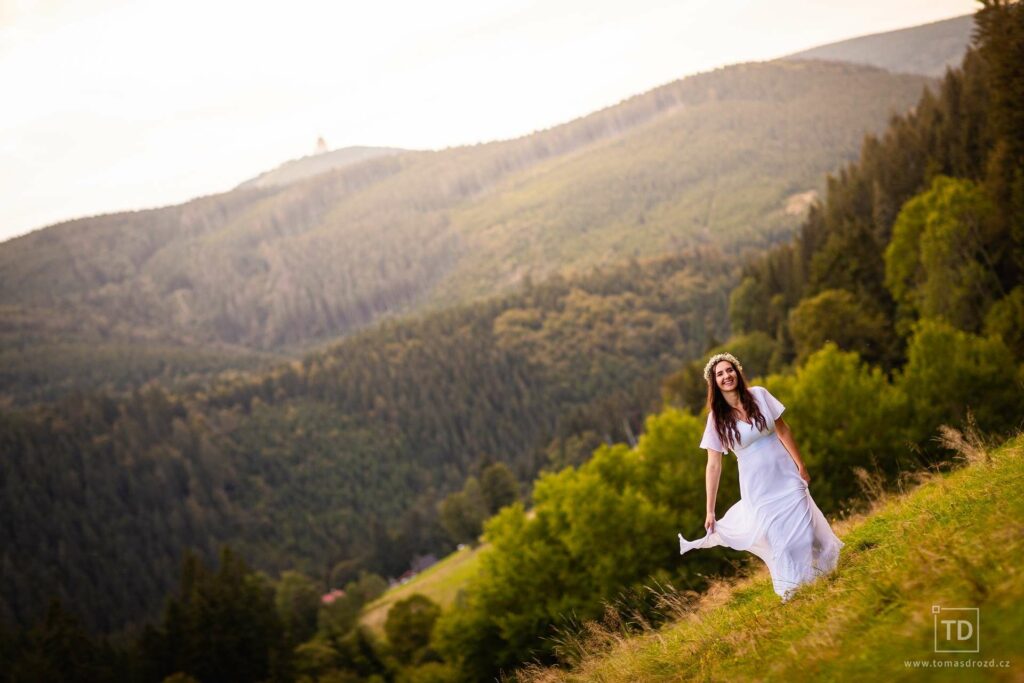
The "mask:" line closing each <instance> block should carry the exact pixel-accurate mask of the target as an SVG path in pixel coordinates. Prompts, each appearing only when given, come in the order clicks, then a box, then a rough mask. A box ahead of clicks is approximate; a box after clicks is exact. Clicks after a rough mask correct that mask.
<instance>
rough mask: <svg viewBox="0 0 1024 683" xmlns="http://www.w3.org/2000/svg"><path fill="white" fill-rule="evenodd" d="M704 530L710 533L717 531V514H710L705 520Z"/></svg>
mask: <svg viewBox="0 0 1024 683" xmlns="http://www.w3.org/2000/svg"><path fill="white" fill-rule="evenodd" d="M704 528H705V529H707V530H708V533H709V534H711V533H714V531H715V513H714V512H709V513H708V516H707V518H706V519H705V520H704Z"/></svg>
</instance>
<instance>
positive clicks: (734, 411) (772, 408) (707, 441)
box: [679, 353, 843, 602]
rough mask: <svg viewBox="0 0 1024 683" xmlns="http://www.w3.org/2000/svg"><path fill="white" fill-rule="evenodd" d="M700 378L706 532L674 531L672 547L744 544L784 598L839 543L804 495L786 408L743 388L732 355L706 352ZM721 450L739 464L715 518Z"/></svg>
mask: <svg viewBox="0 0 1024 683" xmlns="http://www.w3.org/2000/svg"><path fill="white" fill-rule="evenodd" d="M704 379H705V380H706V381H707V384H708V421H707V427H706V429H705V430H704V438H703V439H702V440H701V443H700V446H701V448H705V449H707V451H708V465H707V477H706V485H707V500H708V504H707V519H706V521H705V523H704V526H705V528H706V529H707V534H706V535H705V536H704V538H701V539H698V540H695V541H687V540H686V539H685V538H684V537H683V535H682V534H679V552H680V554H685V553H687V552H688V551H690V550H693V549H695V548H710V547H713V546H718V545H722V546H728V547H730V548H734V549H736V550H747V551H750V552H752V553H754V554H755V555H757V556H758V557H760V558H761V559H762V560H764V562H765V564H767V565H768V570H769V572H770V573H771V576H772V585H773V587H774V589H775V592H776V593H777V594H778V595H779V596H780V597H781V598H782V601H783V602H786V601H787V600H789V599H790V597H791V596H792V593H793V591H794V590H796V588H798V587H799V586H800V585H802V584H804V583H808V582H810V581H813V580H814V579H815V578H816V577H818V576H820V575H821V574H825V573H828V572H830V571H832V570H833V569H835V567H836V564H837V562H838V560H839V550H840V548H842V547H843V542H842V541H840V540H839V538H837V537H836V535H835V534H834V533H833V532H832V529H831V527H830V526H829V524H828V520H826V519H825V516H824V515H823V514H821V510H819V509H818V506H817V505H816V504H815V502H814V499H812V498H811V494H810V491H809V489H808V484H809V482H810V479H811V477H810V474H808V472H807V468H806V467H805V466H804V463H803V460H802V459H801V457H800V452H799V450H798V449H797V447H796V442H795V441H794V439H793V435H792V432H791V431H790V429H789V425H787V424H786V421H785V420H783V419H782V412H783V411H784V410H785V409H786V407H785V406H784V405H782V403H780V402H779V400H778V399H776V398H775V397H774V396H772V395H771V394H770V393H769V392H768V390H767V389H765V388H764V387H758V386H753V387H749V388H748V386H747V381H746V378H745V377H744V376H743V366H742V365H741V364H740V362H739V360H738V359H737V358H736V357H735V356H733V355H732V354H729V353H720V354H716V355H715V356H713V357H712V358H711V360H709V361H708V364H707V366H705V368H704ZM727 449H728V450H732V452H733V453H734V454H735V455H736V459H737V463H738V465H739V474H740V500H739V501H738V502H737V503H736V504H735V505H733V506H732V507H731V508H729V511H728V512H726V513H725V515H724V516H723V517H722V519H721V520H717V521H716V519H715V500H716V498H717V496H718V481H719V477H720V476H721V473H722V454H723V453H724V452H725V451H726V450H727Z"/></svg>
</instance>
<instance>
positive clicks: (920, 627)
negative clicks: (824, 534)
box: [523, 437, 1024, 683]
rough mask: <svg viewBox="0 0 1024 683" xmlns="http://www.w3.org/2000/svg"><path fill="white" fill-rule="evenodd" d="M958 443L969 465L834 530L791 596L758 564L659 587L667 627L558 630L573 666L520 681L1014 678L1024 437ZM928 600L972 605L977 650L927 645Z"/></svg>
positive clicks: (1022, 619)
mask: <svg viewBox="0 0 1024 683" xmlns="http://www.w3.org/2000/svg"><path fill="white" fill-rule="evenodd" d="M959 445H960V449H961V454H962V455H963V456H964V457H965V458H966V460H967V461H968V464H967V466H966V467H964V468H962V469H959V470H956V471H954V472H952V473H951V474H929V475H926V476H923V477H920V479H923V483H922V484H921V485H920V486H918V487H917V488H914V489H913V490H911V491H909V492H908V493H905V494H903V495H892V496H891V497H882V498H881V499H879V500H876V503H875V505H874V507H873V509H872V510H871V511H870V512H868V513H865V514H861V515H858V516H856V517H853V518H850V519H848V520H846V521H845V522H843V523H841V524H838V525H837V526H836V530H837V533H838V534H839V536H840V538H842V540H843V541H844V542H845V543H846V547H845V548H844V549H843V552H842V555H841V558H840V563H839V567H838V568H837V570H836V572H834V573H833V574H832V575H830V576H829V577H827V578H824V579H822V580H819V581H818V582H816V583H814V584H811V585H808V586H805V587H803V588H802V589H801V590H800V591H799V592H798V594H797V595H796V597H795V598H794V599H793V600H792V601H791V602H789V603H787V604H781V603H780V602H779V599H778V596H776V595H775V594H774V593H773V592H772V588H771V582H770V580H769V577H768V575H767V571H766V570H764V569H763V568H759V570H757V571H754V572H753V573H752V574H750V575H749V576H747V577H745V578H742V579H740V580H738V581H734V582H722V583H719V584H718V585H717V586H716V587H715V588H714V589H712V590H711V591H709V592H708V593H707V594H706V595H704V596H703V597H700V598H698V597H697V596H693V595H682V594H679V593H674V592H671V591H666V593H665V595H664V596H663V597H664V600H663V605H664V609H665V610H666V612H668V613H671V614H672V615H673V616H674V620H673V621H671V622H670V623H668V624H667V625H665V626H663V627H662V628H660V629H657V630H652V629H646V630H644V631H643V632H642V633H637V632H636V629H635V628H634V629H633V633H630V632H629V631H630V629H629V628H627V627H623V626H622V622H619V623H618V624H617V623H616V621H615V620H614V619H609V620H606V622H605V623H602V624H591V625H590V628H589V629H588V635H586V636H581V637H565V638H563V656H564V658H565V659H566V660H568V661H572V662H574V663H575V665H574V666H572V667H571V669H568V670H564V669H563V670H559V669H556V668H547V669H540V668H534V669H532V670H530V671H529V672H528V674H526V675H524V676H523V679H524V680H527V681H534V682H538V683H539V682H541V681H545V682H547V681H606V682H608V683H611V682H614V681H660V680H683V679H686V680H690V679H699V680H723V681H724V680H807V679H808V678H813V679H815V680H830V681H832V680H834V681H843V680H871V679H875V680H894V679H908V680H920V676H922V673H921V672H920V671H918V670H917V669H918V668H921V667H922V666H943V665H941V664H938V665H932V664H931V661H932V660H933V659H934V660H953V661H963V660H967V659H980V660H984V661H986V662H988V661H990V660H995V663H996V665H997V667H998V665H999V662H1000V661H1002V660H1009V662H1010V664H1009V668H995V669H980V668H973V669H971V668H962V667H963V665H960V666H961V668H959V669H958V670H957V671H956V674H955V675H956V677H957V680H1020V679H1021V676H1022V673H1021V667H1022V666H1024V658H1022V654H1024V647H1022V645H1021V639H1020V633H1021V629H1022V628H1024V611H1021V609H1020V604H1021V601H1022V600H1024V575H1022V574H1021V569H1020V557H1021V556H1022V554H1024V523H1022V522H1021V520H1022V519H1024V498H1021V496H1020V495H1019V491H1020V489H1021V487H1022V486H1024V437H1017V438H1016V439H1014V440H1012V441H1010V442H1008V443H1007V444H1005V445H1003V446H1002V447H1000V448H998V449H995V450H992V451H986V450H985V449H983V448H979V447H977V445H972V444H970V443H964V442H962V441H961V442H960V444H959ZM812 487H813V484H812ZM680 561H686V559H685V558H684V559H682V560H680ZM933 605H939V606H941V607H977V608H979V610H980V621H981V624H980V652H979V653H978V654H936V653H934V651H933V649H934V642H933V641H934V632H933V629H934V623H933V615H932V606H933ZM634 626H636V625H635V624H634ZM916 660H923V661H926V662H929V664H928V665H922V664H914V661H916ZM947 666H956V665H947Z"/></svg>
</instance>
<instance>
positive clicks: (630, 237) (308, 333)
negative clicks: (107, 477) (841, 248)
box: [0, 61, 927, 401]
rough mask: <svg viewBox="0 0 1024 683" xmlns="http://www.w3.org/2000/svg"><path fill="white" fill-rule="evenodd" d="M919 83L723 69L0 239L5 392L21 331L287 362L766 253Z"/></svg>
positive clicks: (835, 71)
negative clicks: (701, 252) (483, 133)
mask: <svg viewBox="0 0 1024 683" xmlns="http://www.w3.org/2000/svg"><path fill="white" fill-rule="evenodd" d="M926 82H927V81H926V79H924V78H922V77H918V76H907V75H902V76H899V75H893V74H890V73H887V72H884V71H881V70H878V69H874V68H871V67H861V66H851V65H843V64H829V63H818V62H790V61H784V62H772V63H762V64H743V65H736V66H733V67H727V68H723V69H719V70H716V71H714V72H710V73H705V74H700V75H697V76H692V77H689V78H686V79H682V80H680V81H676V82H674V83H670V84H668V85H665V86H662V87H660V88H657V89H655V90H652V91H650V92H648V93H645V94H642V95H638V96H636V97H633V98H630V99H628V100H626V101H624V102H622V103H620V104H617V105H615V106H613V107H609V108H607V109H605V110H602V111H599V112H596V113H594V114H591V115H589V116H586V117H583V118H580V119H578V120H575V121H572V122H569V123H567V124H564V125H561V126H556V127H554V128H551V129H548V130H544V131H540V132H537V133H534V134H531V135H528V136H525V137H522V138H518V139H515V140H508V141H501V142H494V143H488V144H482V145H475V146H470V147H459V148H453V149H446V150H443V151H437V152H406V153H402V154H397V155H386V156H379V157H376V158H373V159H368V160H365V161H362V162H358V163H353V164H350V165H348V166H345V167H343V168H341V169H338V170H335V171H331V172H328V173H323V174H319V175H316V176H313V177H310V178H307V179H305V180H301V181H298V182H293V183H290V184H287V185H285V186H272V187H271V186H268V187H258V188H252V189H249V188H240V189H237V190H235V191H232V192H229V193H226V194H222V195H217V196H211V197H204V198H201V199H197V200H194V201H192V202H189V203H187V204H183V205H180V206H173V207H166V208H163V209H156V210H151V211H138V212H131V213H122V214H114V215H109V216H98V217H93V218H83V219H80V220H75V221H70V222H67V223H62V224H60V225H55V226H52V227H49V228H45V229H43V230H39V231H36V232H34V233H31V234H29V235H26V236H23V237H20V238H16V239H13V240H9V241H8V242H5V243H3V244H2V245H0V305H2V306H3V308H2V311H3V313H2V316H3V321H4V323H5V325H4V327H5V328H8V329H9V330H10V334H5V335H3V336H2V337H0V344H2V349H3V350H4V351H6V352H7V353H8V356H9V358H10V362H11V363H12V364H17V365H20V366H22V367H24V368H25V372H24V373H23V375H22V376H20V378H19V383H17V384H12V385H8V386H6V387H5V392H6V393H7V394H8V396H9V398H10V399H11V400H16V401H25V400H30V399H32V398H34V397H36V396H37V395H38V394H40V393H43V394H46V392H40V391H39V389H38V387H37V386H36V385H35V384H33V383H32V377H33V376H35V375H39V376H40V377H42V378H43V379H44V381H45V368H41V367H40V366H39V361H38V360H37V356H36V355H33V354H30V353H24V354H23V353H22V351H24V350H25V347H26V345H27V344H29V343H30V344H31V346H32V351H33V353H35V354H37V355H38V357H42V358H45V357H46V356H47V355H48V354H49V355H52V354H53V353H55V352H56V349H57V348H58V347H59V345H61V344H64V345H66V344H76V345H78V346H80V347H88V348H89V349H93V350H97V352H98V353H99V349H101V348H102V347H104V346H107V345H113V344H118V343H124V342H126V341H130V342H133V343H134V341H136V340H138V339H145V340H148V341H150V342H152V343H160V344H164V345H170V346H175V347H178V346H182V347H184V348H200V347H203V346H207V345H211V344H219V345H222V346H224V347H225V348H236V349H248V350H261V351H272V352H276V353H289V354H294V353H296V352H298V351H301V350H306V349H309V348H311V347H313V346H315V345H319V344H321V343H323V342H324V341H325V340H328V339H332V338H336V337H337V336H338V335H342V334H346V333H349V332H352V331H354V330H356V329H359V328H361V327H364V326H366V325H368V324H370V323H373V322H375V321H378V320H380V319H381V318H384V317H388V316H394V315H397V314H403V313H408V312H410V311H414V310H418V309H420V308H422V307H424V306H448V305H451V304H452V303H457V302H464V301H467V300H472V299H475V298H477V297H482V296H487V295H492V294H495V293H498V292H502V291H505V290H507V289H509V288H512V287H515V286H517V285H519V284H520V283H521V282H522V281H523V280H524V279H526V278H527V277H530V278H533V279H534V281H536V280H539V279H541V278H543V277H545V276H547V275H549V274H551V273H554V272H558V271H579V270H581V269H586V268H588V267H589V266H592V265H595V264H609V263H618V262H621V261H623V260H625V259H626V258H627V257H629V256H638V257H649V256H656V255H662V254H665V253H675V252H678V251H680V250H681V249H684V248H687V247H692V246H695V245H699V244H708V243H711V244H715V245H718V246H722V247H724V248H727V249H734V248H740V247H742V248H758V247H763V246H764V245H765V244H768V243H771V242H773V241H778V240H781V239H783V238H785V237H786V236H788V235H789V234H791V233H792V231H793V230H794V229H795V228H796V227H797V225H798V223H799V221H800V220H801V217H802V211H801V210H800V207H799V206H797V207H796V208H795V209H794V208H793V206H794V205H793V204H792V199H793V197H799V196H804V195H805V194H806V193H808V192H810V191H812V190H813V191H821V190H822V189H823V184H824V181H823V178H824V173H825V172H828V171H831V170H834V169H835V168H836V167H838V166H839V165H841V164H842V163H844V162H845V161H848V160H850V159H852V158H853V157H854V156H855V155H856V153H857V149H858V146H859V144H860V142H861V139H862V137H863V135H864V133H865V132H866V131H876V130H879V129H881V128H882V127H883V126H884V125H885V123H886V122H887V121H888V119H889V117H890V115H891V114H892V113H893V112H899V111H904V110H906V109H907V108H908V107H910V106H912V105H913V104H914V102H915V100H916V99H917V97H918V96H919V94H920V92H921V90H922V88H923V87H924V85H925V84H926ZM51 346H52V347H53V349H52V350H48V349H47V347H51ZM243 353H244V351H243ZM40 354H41V355H40ZM85 361H86V362H87V361H88V359H85ZM196 365H197V367H204V366H205V365H208V362H207V361H206V360H205V359H197V362H196ZM37 369H39V372H38V373H36V372H35V370H37ZM111 369H112V370H113V369H114V368H111ZM123 384H124V385H125V386H128V385H130V382H129V381H128V380H127V379H125V380H124V381H123Z"/></svg>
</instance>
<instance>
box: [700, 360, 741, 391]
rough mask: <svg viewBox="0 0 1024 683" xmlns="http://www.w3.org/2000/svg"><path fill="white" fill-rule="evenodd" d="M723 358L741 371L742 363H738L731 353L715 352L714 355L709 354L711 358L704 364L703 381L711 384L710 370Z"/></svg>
mask: <svg viewBox="0 0 1024 683" xmlns="http://www.w3.org/2000/svg"><path fill="white" fill-rule="evenodd" d="M723 360H727V361H729V362H730V363H732V364H733V365H735V366H736V369H737V370H738V371H740V372H743V365H741V364H740V362H739V360H737V358H736V356H734V355H732V354H731V353H716V354H715V355H713V356H711V360H709V361H708V364H707V365H705V366H704V381H705V382H707V383H708V384H711V371H712V370H714V369H715V365H717V364H718V363H720V362H722V361H723Z"/></svg>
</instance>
